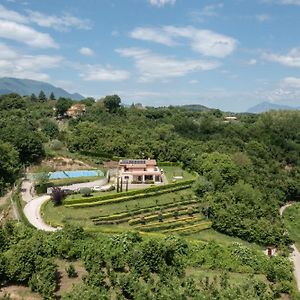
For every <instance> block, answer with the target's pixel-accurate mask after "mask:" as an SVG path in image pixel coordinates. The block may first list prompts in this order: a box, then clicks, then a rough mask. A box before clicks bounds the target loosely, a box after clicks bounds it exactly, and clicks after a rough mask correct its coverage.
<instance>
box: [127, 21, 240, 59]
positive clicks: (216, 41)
mask: <svg viewBox="0 0 300 300" xmlns="http://www.w3.org/2000/svg"><path fill="white" fill-rule="evenodd" d="M130 36H131V37H133V38H136V39H140V40H146V41H151V42H156V43H160V44H164V45H167V46H174V45H176V44H178V39H180V38H181V39H182V38H183V39H188V40H189V41H190V46H191V47H192V49H193V50H194V51H196V52H198V53H200V54H202V55H205V56H213V57H225V56H227V55H229V54H231V53H232V52H233V51H234V50H235V49H236V47H237V41H236V40H235V39H234V38H232V37H229V36H226V35H223V34H219V33H216V32H214V31H210V30H203V29H197V28H195V27H192V26H189V27H176V26H165V27H162V28H151V27H150V28H147V27H138V28H136V29H134V30H133V31H132V32H131V33H130Z"/></svg>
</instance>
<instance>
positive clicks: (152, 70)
mask: <svg viewBox="0 0 300 300" xmlns="http://www.w3.org/2000/svg"><path fill="white" fill-rule="evenodd" d="M116 52H117V53H119V54H120V55H121V56H124V57H131V58H133V59H134V61H135V66H136V68H137V69H138V71H139V73H140V78H139V80H140V81H142V82H149V81H153V80H168V79H170V78H176V77H182V76H185V75H187V74H189V73H192V72H196V71H207V70H212V69H215V68H217V67H218V66H219V65H220V64H219V63H218V62H215V61H205V60H192V59H185V60H178V59H175V58H174V57H169V56H161V55H157V54H154V53H152V52H150V51H148V50H145V49H137V48H123V49H117V50H116Z"/></svg>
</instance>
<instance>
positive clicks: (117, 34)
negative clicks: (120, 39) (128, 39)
mask: <svg viewBox="0 0 300 300" xmlns="http://www.w3.org/2000/svg"><path fill="white" fill-rule="evenodd" d="M119 34H120V33H119V31H118V30H113V31H112V32H111V35H112V36H119Z"/></svg>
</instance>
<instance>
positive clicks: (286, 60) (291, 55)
mask: <svg viewBox="0 0 300 300" xmlns="http://www.w3.org/2000/svg"><path fill="white" fill-rule="evenodd" d="M263 58H264V59H265V60H268V61H272V62H277V63H279V64H281V65H284V66H287V67H297V68H300V48H293V49H291V50H290V51H289V52H288V53H287V54H286V55H280V54H274V53H263Z"/></svg>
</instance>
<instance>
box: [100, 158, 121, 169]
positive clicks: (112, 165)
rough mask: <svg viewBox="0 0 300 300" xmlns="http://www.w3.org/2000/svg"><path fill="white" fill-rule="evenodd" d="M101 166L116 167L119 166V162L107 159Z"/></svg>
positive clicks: (106, 167)
mask: <svg viewBox="0 0 300 300" xmlns="http://www.w3.org/2000/svg"><path fill="white" fill-rule="evenodd" d="M103 166H104V168H105V169H116V168H118V166H119V163H118V162H117V161H114V160H108V161H104V162H103Z"/></svg>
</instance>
